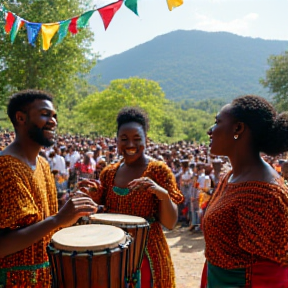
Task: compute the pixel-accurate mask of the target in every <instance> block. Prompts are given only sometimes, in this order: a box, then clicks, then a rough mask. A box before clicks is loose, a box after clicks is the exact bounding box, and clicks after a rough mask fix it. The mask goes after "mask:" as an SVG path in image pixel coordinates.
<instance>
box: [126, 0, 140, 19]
mask: <svg viewBox="0 0 288 288" xmlns="http://www.w3.org/2000/svg"><path fill="white" fill-rule="evenodd" d="M137 1H138V0H125V6H126V7H127V8H129V9H130V10H131V11H133V12H134V13H135V14H136V15H137V16H138V10H137Z"/></svg>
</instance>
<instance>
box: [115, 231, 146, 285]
mask: <svg viewBox="0 0 288 288" xmlns="http://www.w3.org/2000/svg"><path fill="white" fill-rule="evenodd" d="M126 237H127V241H126V243H121V244H119V247H120V248H121V249H128V259H129V258H130V257H129V253H130V252H129V247H130V245H131V243H132V242H133V241H134V239H133V237H132V236H131V235H130V234H129V233H127V234H126ZM126 270H127V267H126ZM126 274H127V275H128V274H129V273H127V271H126ZM125 282H126V286H125V287H127V288H140V285H141V274H140V269H138V270H137V271H136V272H134V273H133V274H132V275H131V276H127V277H126V278H125Z"/></svg>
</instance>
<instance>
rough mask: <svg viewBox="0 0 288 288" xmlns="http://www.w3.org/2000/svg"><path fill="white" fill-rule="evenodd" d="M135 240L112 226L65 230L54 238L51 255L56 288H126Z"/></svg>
mask: <svg viewBox="0 0 288 288" xmlns="http://www.w3.org/2000/svg"><path fill="white" fill-rule="evenodd" d="M130 243H131V237H130V236H129V235H128V234H127V233H125V232H124V231H123V230H122V229H120V228H118V227H114V226H110V225H94V224H92V225H80V226H73V227H69V228H64V229H62V230H60V231H58V232H56V233H55V234H54V235H53V236H52V240H51V243H50V244H49V245H48V246H47V253H48V256H49V261H50V265H51V271H52V281H53V286H52V287H53V288H125V287H126V282H125V281H126V279H125V271H126V266H127V256H128V247H129V245H130Z"/></svg>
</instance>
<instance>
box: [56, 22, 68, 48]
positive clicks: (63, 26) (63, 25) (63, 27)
mask: <svg viewBox="0 0 288 288" xmlns="http://www.w3.org/2000/svg"><path fill="white" fill-rule="evenodd" d="M70 22H71V19H68V20H65V21H62V22H60V27H59V30H58V40H57V44H59V43H61V42H62V41H63V39H64V38H65V37H66V35H67V33H68V27H69V25H70Z"/></svg>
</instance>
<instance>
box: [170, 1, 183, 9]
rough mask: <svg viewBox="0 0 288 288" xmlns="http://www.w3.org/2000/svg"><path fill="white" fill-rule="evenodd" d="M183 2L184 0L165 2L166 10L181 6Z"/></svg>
mask: <svg viewBox="0 0 288 288" xmlns="http://www.w3.org/2000/svg"><path fill="white" fill-rule="evenodd" d="M183 2H184V0H167V4H168V8H169V10H170V11H172V10H173V8H176V7H179V6H181V5H182V4H183Z"/></svg>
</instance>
